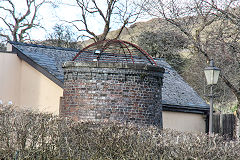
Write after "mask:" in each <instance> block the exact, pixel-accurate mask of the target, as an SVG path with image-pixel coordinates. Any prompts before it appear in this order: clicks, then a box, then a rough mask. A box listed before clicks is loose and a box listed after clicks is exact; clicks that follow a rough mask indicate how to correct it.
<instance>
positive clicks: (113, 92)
mask: <svg viewBox="0 0 240 160" xmlns="http://www.w3.org/2000/svg"><path fill="white" fill-rule="evenodd" d="M63 68H64V92H63V97H62V98H61V104H60V115H61V116H63V117H71V118H73V119H74V120H91V121H106V120H107V121H109V120H113V121H120V122H133V123H138V124H152V125H156V126H158V127H160V128H162V103H161V102H162V97H161V95H162V92H161V90H162V89H161V88H162V78H163V73H164V69H163V68H161V67H158V66H155V65H147V64H137V63H135V64H130V63H110V62H109V63H108V62H105V63H98V62H75V61H69V62H65V63H64V64H63Z"/></svg>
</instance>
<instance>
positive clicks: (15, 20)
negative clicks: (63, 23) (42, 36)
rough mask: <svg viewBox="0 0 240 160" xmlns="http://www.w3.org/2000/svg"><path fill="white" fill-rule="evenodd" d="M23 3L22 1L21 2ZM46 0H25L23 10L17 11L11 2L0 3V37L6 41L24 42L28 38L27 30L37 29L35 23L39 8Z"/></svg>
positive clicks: (5, 0)
mask: <svg viewBox="0 0 240 160" xmlns="http://www.w3.org/2000/svg"><path fill="white" fill-rule="evenodd" d="M22 2H24V0H22ZM45 3H47V2H46V0H39V1H38V0H25V3H24V4H25V8H24V9H22V10H21V9H19V8H18V7H17V6H16V4H15V3H14V2H13V1H12V0H1V1H0V13H1V14H0V22H2V23H3V25H4V27H0V37H4V38H5V39H7V40H8V41H10V40H11V41H24V40H26V39H27V38H29V32H28V31H29V30H31V29H32V28H35V27H39V26H40V24H39V22H38V21H37V16H38V11H39V8H40V7H41V6H42V5H43V4H45Z"/></svg>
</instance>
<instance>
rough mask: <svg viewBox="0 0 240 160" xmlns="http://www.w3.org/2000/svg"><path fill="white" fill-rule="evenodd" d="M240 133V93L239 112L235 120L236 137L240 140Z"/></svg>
mask: <svg viewBox="0 0 240 160" xmlns="http://www.w3.org/2000/svg"><path fill="white" fill-rule="evenodd" d="M239 135H240V94H238V96H237V114H236V121H235V138H236V140H237V141H239Z"/></svg>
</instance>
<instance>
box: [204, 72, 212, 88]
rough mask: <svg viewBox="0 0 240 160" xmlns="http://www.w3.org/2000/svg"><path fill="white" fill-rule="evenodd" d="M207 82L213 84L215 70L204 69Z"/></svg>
mask: <svg viewBox="0 0 240 160" xmlns="http://www.w3.org/2000/svg"><path fill="white" fill-rule="evenodd" d="M204 73H205V77H206V79H207V84H208V85H209V84H213V70H204Z"/></svg>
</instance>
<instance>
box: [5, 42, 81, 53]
mask: <svg viewBox="0 0 240 160" xmlns="http://www.w3.org/2000/svg"><path fill="white" fill-rule="evenodd" d="M8 42H9V43H10V44H12V45H22V46H31V47H38V48H46V49H56V50H64V51H76V52H78V51H79V50H78V49H74V48H63V47H54V46H46V45H38V44H33V43H23V42H14V41H8Z"/></svg>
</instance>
